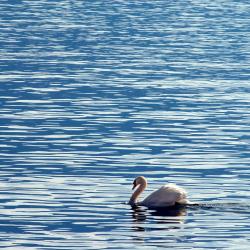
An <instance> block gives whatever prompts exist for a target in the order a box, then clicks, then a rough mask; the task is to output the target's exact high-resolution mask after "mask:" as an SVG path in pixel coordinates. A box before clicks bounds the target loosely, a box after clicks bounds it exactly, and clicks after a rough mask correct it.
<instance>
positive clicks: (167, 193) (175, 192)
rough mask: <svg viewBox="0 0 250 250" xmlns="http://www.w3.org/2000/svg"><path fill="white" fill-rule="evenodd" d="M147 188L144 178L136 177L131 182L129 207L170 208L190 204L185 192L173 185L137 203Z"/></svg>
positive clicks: (161, 188) (168, 185)
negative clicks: (131, 191)
mask: <svg viewBox="0 0 250 250" xmlns="http://www.w3.org/2000/svg"><path fill="white" fill-rule="evenodd" d="M146 187H147V179H146V178H145V177H144V176H138V177H136V178H135V180H134V182H133V188H132V190H135V191H134V193H133V194H132V196H131V197H130V200H129V204H130V205H131V206H137V205H139V206H146V207H148V208H163V207H170V206H174V205H176V204H183V205H188V204H192V203H191V202H190V201H189V200H188V199H187V192H186V191H185V190H184V189H183V188H181V187H178V186H177V185H175V184H167V185H164V186H162V187H160V188H159V189H158V190H156V191H154V192H153V193H151V194H150V195H149V196H148V197H146V198H145V199H144V200H143V201H141V202H138V198H139V196H140V194H141V193H142V192H143V191H144V190H145V189H146Z"/></svg>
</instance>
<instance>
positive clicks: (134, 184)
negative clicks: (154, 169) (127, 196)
mask: <svg viewBox="0 0 250 250" xmlns="http://www.w3.org/2000/svg"><path fill="white" fill-rule="evenodd" d="M135 187H136V183H135V181H134V182H133V187H132V190H134V189H135Z"/></svg>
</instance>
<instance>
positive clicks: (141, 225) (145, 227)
mask: <svg viewBox="0 0 250 250" xmlns="http://www.w3.org/2000/svg"><path fill="white" fill-rule="evenodd" d="M185 215H186V207H184V206H172V207H165V208H162V209H157V210H147V209H146V208H143V207H140V206H135V207H132V217H133V219H134V220H133V222H134V223H133V225H132V228H133V229H134V230H135V231H159V230H175V229H180V224H183V223H184V216H185ZM148 217H149V218H150V223H147V219H148Z"/></svg>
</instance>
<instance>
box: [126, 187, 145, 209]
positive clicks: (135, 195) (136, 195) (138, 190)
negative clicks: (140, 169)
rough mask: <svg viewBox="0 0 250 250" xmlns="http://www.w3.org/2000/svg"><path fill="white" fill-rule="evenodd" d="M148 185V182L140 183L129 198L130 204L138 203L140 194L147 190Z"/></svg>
mask: <svg viewBox="0 0 250 250" xmlns="http://www.w3.org/2000/svg"><path fill="white" fill-rule="evenodd" d="M146 187H147V183H146V182H143V183H140V185H139V186H138V187H137V188H136V190H135V191H134V193H133V194H132V196H131V198H130V200H129V204H130V205H135V204H136V203H137V200H138V198H139V196H140V194H141V193H142V192H143V191H144V190H145V188H146Z"/></svg>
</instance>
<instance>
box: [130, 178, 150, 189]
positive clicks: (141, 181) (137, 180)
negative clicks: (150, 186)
mask: <svg viewBox="0 0 250 250" xmlns="http://www.w3.org/2000/svg"><path fill="white" fill-rule="evenodd" d="M137 186H143V187H146V186H147V180H146V178H145V177H143V176H138V177H136V178H135V179H134V182H133V188H132V190H134V189H135V188H136V187H137Z"/></svg>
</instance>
